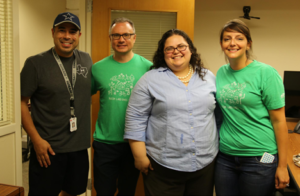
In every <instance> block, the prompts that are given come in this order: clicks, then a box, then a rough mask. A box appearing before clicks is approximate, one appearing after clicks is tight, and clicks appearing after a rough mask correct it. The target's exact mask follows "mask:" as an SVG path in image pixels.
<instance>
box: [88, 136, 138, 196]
mask: <svg viewBox="0 0 300 196" xmlns="http://www.w3.org/2000/svg"><path fill="white" fill-rule="evenodd" d="M93 147H94V187H95V190H96V192H97V195H105V196H113V195H114V193H115V192H116V190H117V189H118V195H120V196H121V195H132V196H133V195H134V194H135V188H136V183H137V180H138V177H139V173H140V171H139V170H137V169H136V168H135V166H134V158H133V155H132V152H131V149H130V146H129V144H128V143H120V144H114V145H111V144H104V143H101V142H97V141H94V143H93Z"/></svg>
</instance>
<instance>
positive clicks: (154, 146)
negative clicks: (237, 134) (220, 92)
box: [124, 68, 219, 172]
mask: <svg viewBox="0 0 300 196" xmlns="http://www.w3.org/2000/svg"><path fill="white" fill-rule="evenodd" d="M215 94H216V85H215V76H214V75H213V74H212V73H211V72H210V71H208V70H207V73H206V75H205V77H204V80H202V79H201V78H200V77H199V75H198V73H196V72H194V74H193V75H192V78H191V80H190V82H189V84H188V86H185V85H184V84H183V83H182V82H181V81H180V80H179V79H178V78H177V77H176V75H175V74H174V73H173V72H172V71H171V70H170V69H168V68H159V69H154V70H151V71H149V72H147V73H146V74H145V75H144V76H143V77H142V78H141V79H140V80H139V81H138V83H137V84H136V86H135V87H134V89H133V91H132V94H131V97H130V100H129V104H128V107H127V112H126V122H125V135H124V139H131V140H137V141H144V142H145V143H146V149H147V154H148V155H149V156H151V158H153V159H154V160H155V161H156V162H157V163H159V164H160V165H162V166H164V167H167V168H169V169H173V170H177V171H184V172H193V171H197V170H200V169H202V168H204V167H205V166H207V165H208V164H210V163H211V162H212V161H213V160H214V158H215V157H216V155H217V152H218V149H219V144H218V132H217V125H216V120H215V114H214V111H215V107H216V100H215Z"/></svg>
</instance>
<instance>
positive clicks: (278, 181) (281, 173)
mask: <svg viewBox="0 0 300 196" xmlns="http://www.w3.org/2000/svg"><path fill="white" fill-rule="evenodd" d="M289 183H290V177H289V173H288V170H287V168H286V167H285V168H284V167H282V168H281V167H277V170H276V174H275V188H276V189H284V188H285V187H287V186H289Z"/></svg>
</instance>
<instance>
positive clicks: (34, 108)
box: [21, 49, 93, 153]
mask: <svg viewBox="0 0 300 196" xmlns="http://www.w3.org/2000/svg"><path fill="white" fill-rule="evenodd" d="M74 52H76V57H77V75H76V83H75V88H74V97H75V102H74V105H75V115H76V118H77V131H75V132H70V122H69V120H70V118H71V112H70V93H69V91H68V89H67V86H66V83H65V80H64V78H63V75H62V73H61V70H60V68H59V66H58V64H57V62H56V60H55V58H54V56H53V54H52V50H51V49H50V50H48V51H46V52H43V53H41V54H38V55H35V56H32V57H29V58H28V59H27V60H26V62H25V65H24V68H23V70H22V72H21V96H24V97H30V100H31V116H32V119H33V122H34V125H35V127H36V129H37V131H38V133H39V134H40V136H41V137H42V138H43V139H45V140H46V141H48V142H49V143H50V145H51V147H52V148H53V150H54V152H57V153H64V152H74V151H78V150H83V149H86V148H89V147H90V104H91V66H92V64H93V63H92V60H91V58H90V56H89V55H88V54H87V53H84V52H81V51H78V50H74ZM73 60H74V56H73V57H70V58H61V61H62V63H63V65H64V67H65V70H66V72H67V74H68V77H69V79H70V81H71V82H72V63H73Z"/></svg>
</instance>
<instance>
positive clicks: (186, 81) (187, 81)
mask: <svg viewBox="0 0 300 196" xmlns="http://www.w3.org/2000/svg"><path fill="white" fill-rule="evenodd" d="M190 67H192V66H190ZM191 72H192V75H193V73H194V71H193V69H192V71H191ZM191 78H192V77H190V79H189V80H185V81H184V80H182V79H179V80H180V81H181V82H183V83H189V82H190V80H191Z"/></svg>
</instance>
